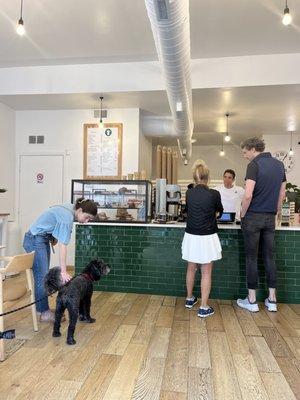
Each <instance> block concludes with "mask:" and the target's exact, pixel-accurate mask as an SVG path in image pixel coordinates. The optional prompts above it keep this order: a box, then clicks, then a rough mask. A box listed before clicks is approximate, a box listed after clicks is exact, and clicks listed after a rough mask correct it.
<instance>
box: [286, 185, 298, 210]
mask: <svg viewBox="0 0 300 400" xmlns="http://www.w3.org/2000/svg"><path fill="white" fill-rule="evenodd" d="M285 194H286V197H287V199H288V201H294V202H295V211H296V212H299V210H300V189H299V188H298V186H297V185H293V184H292V183H290V182H287V184H286V191H285Z"/></svg>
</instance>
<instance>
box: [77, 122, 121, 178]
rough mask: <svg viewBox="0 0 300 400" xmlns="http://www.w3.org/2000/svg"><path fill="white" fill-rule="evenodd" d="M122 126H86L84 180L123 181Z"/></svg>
mask: <svg viewBox="0 0 300 400" xmlns="http://www.w3.org/2000/svg"><path fill="white" fill-rule="evenodd" d="M122 131H123V125H122V124H104V127H103V128H99V126H98V125H97V124H84V160H83V178H84V179H98V178H102V179H103V178H104V179H121V176H122Z"/></svg>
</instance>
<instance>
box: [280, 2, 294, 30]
mask: <svg viewBox="0 0 300 400" xmlns="http://www.w3.org/2000/svg"><path fill="white" fill-rule="evenodd" d="M291 22H292V16H291V14H290V9H289V8H288V5H287V0H286V1H285V9H284V10H283V17H282V23H283V25H290V23H291Z"/></svg>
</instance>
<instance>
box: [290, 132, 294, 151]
mask: <svg viewBox="0 0 300 400" xmlns="http://www.w3.org/2000/svg"><path fill="white" fill-rule="evenodd" d="M290 135H291V142H290V151H289V155H290V156H292V155H293V154H294V151H293V131H291V132H290Z"/></svg>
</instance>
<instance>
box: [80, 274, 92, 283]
mask: <svg viewBox="0 0 300 400" xmlns="http://www.w3.org/2000/svg"><path fill="white" fill-rule="evenodd" d="M82 275H83V276H84V277H85V279H86V280H87V281H90V282H94V279H93V278H92V277H91V275H90V274H89V273H87V272H85V273H84V274H82Z"/></svg>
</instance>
